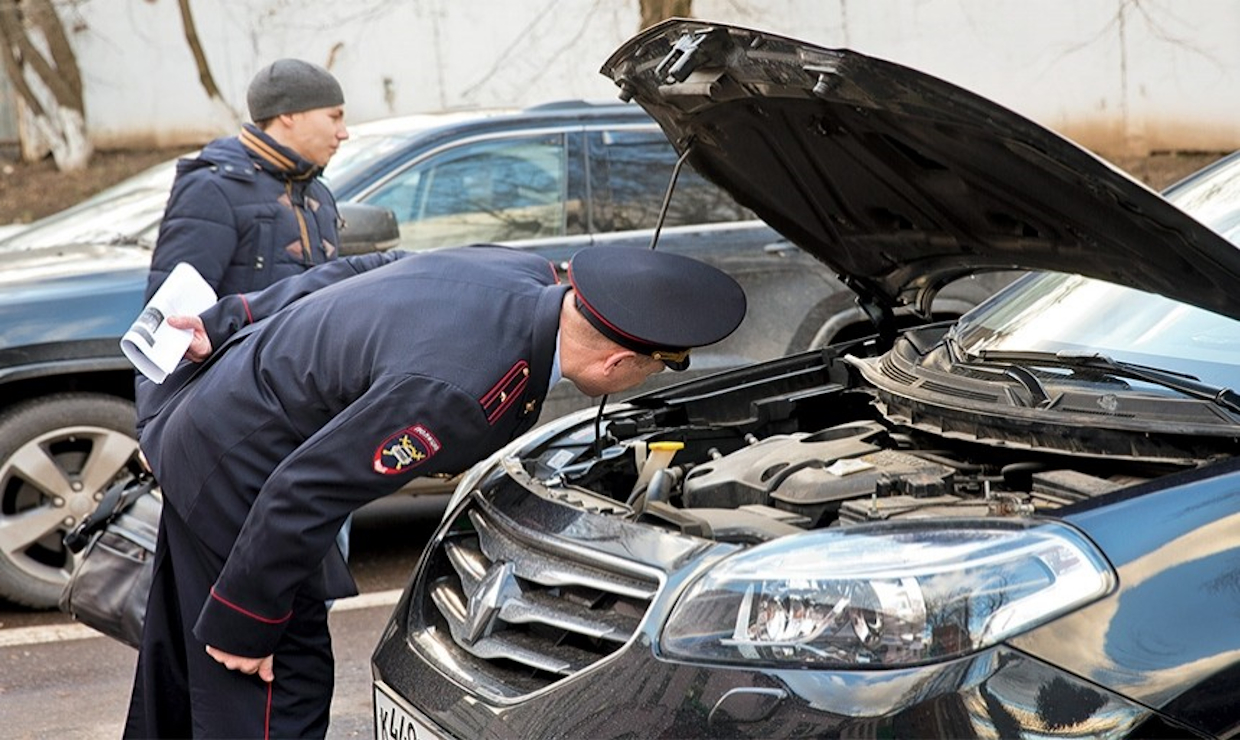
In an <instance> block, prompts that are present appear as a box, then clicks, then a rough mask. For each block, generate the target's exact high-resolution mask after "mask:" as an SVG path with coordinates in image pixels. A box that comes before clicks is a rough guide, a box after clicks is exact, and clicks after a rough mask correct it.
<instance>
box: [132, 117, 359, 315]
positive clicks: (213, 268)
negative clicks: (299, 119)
mask: <svg viewBox="0 0 1240 740" xmlns="http://www.w3.org/2000/svg"><path fill="white" fill-rule="evenodd" d="M318 174H319V168H318V167H316V166H315V165H313V164H311V163H310V162H307V161H306V160H304V159H302V158H301V157H299V156H297V155H296V154H295V153H293V152H292V151H291V150H290V149H287V148H285V147H282V146H280V145H279V144H277V143H276V142H275V141H274V140H273V139H271V137H269V136H267V135H266V134H264V133H263V132H262V131H261V130H260V129H258V128H257V127H255V126H253V125H250V124H246V126H245V129H244V130H243V131H242V133H241V135H240V136H235V137H228V138H222V139H217V140H215V141H213V142H211V143H210V144H208V145H207V146H206V147H204V148H203V150H202V152H201V154H199V155H198V156H197V157H194V158H188V159H183V160H181V161H180V162H178V163H177V176H176V180H175V181H174V182H173V185H172V192H171V194H170V196H169V198H168V206H167V209H166V210H165V212H164V219H163V222H162V223H161V224H160V228H159V238H158V241H157V242H156V246H155V252H154V255H153V256H152V258H151V272H150V276H149V278H148V280H147V288H146V296H145V300H150V298H151V296H152V295H154V294H155V291H156V290H157V289H158V288H159V286H160V285H161V284H162V283H163V281H164V279H165V278H167V276H168V273H169V272H171V271H172V268H173V267H175V266H176V264H177V263H178V262H189V263H190V264H192V265H193V266H194V267H195V268H197V270H198V272H200V273H201V274H202V276H203V278H204V279H206V281H207V283H208V284H210V285H211V286H212V287H214V288H215V292H216V294H217V295H220V296H225V295H229V294H232V293H244V292H248V291H251V290H258V289H260V288H264V287H266V286H268V285H270V284H272V283H274V282H276V281H277V280H279V279H281V278H285V277H289V276H291V275H297V274H299V273H301V272H303V271H305V270H307V269H309V268H310V267H312V266H314V265H317V264H322V263H323V262H326V261H328V260H330V259H333V258H334V257H335V256H336V251H337V245H338V244H339V216H338V215H337V212H336V203H335V200H334V199H333V198H332V195H331V193H330V191H329V190H328V189H327V186H326V185H324V184H323V183H322V182H320V181H319V179H318V177H317V176H318Z"/></svg>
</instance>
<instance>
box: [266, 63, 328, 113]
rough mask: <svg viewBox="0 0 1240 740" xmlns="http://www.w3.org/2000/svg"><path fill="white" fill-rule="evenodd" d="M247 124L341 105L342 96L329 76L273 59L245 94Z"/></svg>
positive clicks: (314, 66) (319, 69) (311, 67)
mask: <svg viewBox="0 0 1240 740" xmlns="http://www.w3.org/2000/svg"><path fill="white" fill-rule="evenodd" d="M246 102H247V103H249V106H250V120H252V121H264V120H266V119H268V118H274V117H276V116H278V115H282V114H284V113H300V112H301V111H306V110H314V109H315V108H331V107H334V106H337V105H344V93H343V92H342V91H341V90H340V83H339V82H336V78H335V77H332V73H331V72H328V71H327V70H325V69H323V68H322V67H320V66H319V65H317V64H311V63H310V62H303V61H302V60H300V59H277V60H276V61H274V62H272V63H271V64H269V65H267V66H266V67H263V68H262V69H261V70H259V72H258V74H256V75H254V81H253V82H251V83H250V90H249V92H247V93H246Z"/></svg>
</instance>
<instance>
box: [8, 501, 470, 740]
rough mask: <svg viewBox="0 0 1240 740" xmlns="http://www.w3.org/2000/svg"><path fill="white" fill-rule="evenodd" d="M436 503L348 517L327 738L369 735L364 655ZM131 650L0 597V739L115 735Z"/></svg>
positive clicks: (379, 505)
mask: <svg viewBox="0 0 1240 740" xmlns="http://www.w3.org/2000/svg"><path fill="white" fill-rule="evenodd" d="M445 504H446V497H445V496H430V497H423V498H419V499H414V498H411V497H406V496H393V497H389V498H388V499H385V500H383V501H380V502H376V503H375V504H372V505H371V506H369V507H367V508H366V509H363V510H362V511H360V512H358V514H357V516H356V517H355V520H354V530H353V538H352V542H353V544H352V548H353V553H352V556H351V558H350V560H351V564H352V567H353V571H354V576H355V578H356V579H357V581H358V586H359V587H360V589H361V591H362V595H361V596H359V597H355V598H353V599H345V600H342V601H340V602H338V603H337V604H336V605H335V606H334V607H333V609H332V612H331V615H330V622H331V630H332V640H333V646H334V650H335V654H336V692H335V697H334V699H333V701H332V708H331V715H332V719H331V729H330V731H329V732H328V737H329V738H369V737H372V736H373V732H374V730H373V722H374V720H373V709H372V704H371V702H372V698H371V684H370V654H371V652H372V651H373V649H374V646H375V643H376V642H377V640H378V637H379V633H380V631H381V630H382V629H383V627H384V625H386V624H387V621H388V618H389V617H390V616H391V612H392V606H393V605H394V604H395V602H396V599H397V597H398V596H399V594H400V590H401V589H402V588H403V587H404V585H405V583H406V581H407V580H408V578H409V575H410V574H411V572H412V570H413V567H414V564H415V563H416V561H417V557H418V555H419V554H420V552H421V550H422V547H423V546H424V545H425V543H426V541H427V539H428V538H429V537H430V535H431V533H432V532H433V530H434V527H435V525H436V523H437V522H438V519H439V516H440V514H441V513H442V511H443V507H444V505H445ZM137 655H138V654H137V652H136V651H135V650H133V649H132V648H129V647H127V646H125V645H122V644H120V643H118V642H115V641H113V640H110V639H108V638H106V637H102V636H100V635H98V634H97V633H95V632H93V631H91V630H90V629H88V628H86V627H83V626H81V625H78V624H75V623H73V622H72V620H70V619H69V618H68V617H66V616H65V615H63V614H60V613H58V612H29V611H24V610H21V609H19V608H16V607H13V606H11V605H5V604H4V603H3V602H0V718H3V721H2V723H0V725H2V728H0V736H3V737H5V738H14V739H15V740H17V739H21V740H26V739H29V740H43V739H44V738H60V739H62V740H87V738H99V737H119V736H120V733H121V728H122V726H123V724H124V718H125V711H126V707H127V706H128V702H129V689H130V683H131V681H132V680H133V670H134V664H135V662H136V660H137Z"/></svg>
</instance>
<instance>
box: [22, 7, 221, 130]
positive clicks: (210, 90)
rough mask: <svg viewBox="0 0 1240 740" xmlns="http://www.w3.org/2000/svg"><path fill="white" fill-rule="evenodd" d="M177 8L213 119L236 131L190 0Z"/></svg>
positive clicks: (186, 41)
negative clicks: (212, 72) (208, 100)
mask: <svg viewBox="0 0 1240 740" xmlns="http://www.w3.org/2000/svg"><path fill="white" fill-rule="evenodd" d="M0 2H3V0H0ZM177 7H178V8H179V9H180V11H181V30H182V31H183V32H184V34H185V43H186V44H187V45H188V46H189V51H190V53H191V54H193V56H194V66H195V67H197V68H198V82H199V83H201V84H202V89H203V90H204V91H205V92H206V93H207V97H208V98H209V99H210V100H211V106H212V118H213V119H214V120H215V121H216V122H218V123H219V125H220V127H221V128H222V129H224V130H228V129H235V128H237V127H239V126H240V125H241V117H240V116H238V115H237V111H236V110H234V109H233V107H232V106H231V105H229V104H228V101H227V100H225V99H224V96H223V94H221V93H220V88H219V86H218V85H216V84H215V75H213V74H211V65H209V64H207V53H206V52H205V51H203V48H202V42H201V41H200V40H199V38H198V25H197V24H196V23H195V22H194V13H193V11H192V10H191V9H190V7H189V0H177Z"/></svg>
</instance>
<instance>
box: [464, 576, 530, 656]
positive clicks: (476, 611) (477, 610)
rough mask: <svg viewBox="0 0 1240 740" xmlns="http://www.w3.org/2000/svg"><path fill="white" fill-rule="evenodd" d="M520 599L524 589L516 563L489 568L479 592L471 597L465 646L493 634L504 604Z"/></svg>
mask: <svg viewBox="0 0 1240 740" xmlns="http://www.w3.org/2000/svg"><path fill="white" fill-rule="evenodd" d="M520 595H521V587H520V586H518V585H517V578H516V575H515V572H514V568H513V567H512V563H507V562H499V563H494V564H493V565H491V567H490V568H487V572H486V575H484V576H483V577H482V580H481V581H479V582H478V588H477V589H476V590H475V591H474V593H473V594H472V595H471V596H470V597H469V612H468V613H467V614H466V615H465V635H464V638H465V642H466V643H467V644H470V645H473V644H474V643H475V642H477V641H478V640H480V639H481V638H483V637H485V636H487V635H489V634H491V630H492V629H493V628H494V627H495V620H496V619H497V618H499V615H500V612H501V610H502V609H503V606H504V602H505V601H508V600H509V599H512V598H519V597H520Z"/></svg>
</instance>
